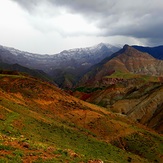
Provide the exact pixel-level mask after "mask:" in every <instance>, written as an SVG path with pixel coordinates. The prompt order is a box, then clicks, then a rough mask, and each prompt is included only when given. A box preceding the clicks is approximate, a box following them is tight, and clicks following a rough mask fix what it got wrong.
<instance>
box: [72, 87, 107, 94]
mask: <svg viewBox="0 0 163 163" xmlns="http://www.w3.org/2000/svg"><path fill="white" fill-rule="evenodd" d="M103 89H104V87H102V88H101V87H95V88H94V87H93V88H91V87H78V88H76V89H75V90H74V91H79V92H85V93H92V92H95V91H98V90H103Z"/></svg>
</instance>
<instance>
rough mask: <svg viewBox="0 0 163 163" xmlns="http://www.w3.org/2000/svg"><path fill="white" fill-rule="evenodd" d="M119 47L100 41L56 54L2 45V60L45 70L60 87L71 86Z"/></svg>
mask: <svg viewBox="0 0 163 163" xmlns="http://www.w3.org/2000/svg"><path fill="white" fill-rule="evenodd" d="M119 49H120V47H116V46H113V45H110V44H104V43H100V44H98V45H96V46H93V47H88V48H77V49H70V50H64V51H62V52H61V53H58V54H55V55H39V54H32V53H28V52H23V51H19V50H16V49H14V48H8V47H4V46H0V61H1V62H4V63H8V64H15V63H17V64H20V65H22V66H25V67H28V68H32V69H39V70H43V71H44V72H45V73H47V74H48V75H50V76H51V77H52V78H53V79H54V81H55V82H56V83H57V84H58V85H59V86H60V87H62V88H69V87H70V88H71V87H72V86H73V85H74V84H75V83H76V82H77V81H78V79H79V78H80V77H81V76H82V75H83V74H84V73H85V72H86V71H87V70H88V69H89V68H90V67H91V66H92V65H94V64H96V63H98V62H99V61H101V60H103V59H104V58H105V57H107V56H110V55H111V54H113V53H114V52H116V51H118V50H119ZM58 74H60V76H58Z"/></svg>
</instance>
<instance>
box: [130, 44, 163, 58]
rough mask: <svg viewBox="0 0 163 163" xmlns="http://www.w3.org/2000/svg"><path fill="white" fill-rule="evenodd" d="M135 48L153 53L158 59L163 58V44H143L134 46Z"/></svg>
mask: <svg viewBox="0 0 163 163" xmlns="http://www.w3.org/2000/svg"><path fill="white" fill-rule="evenodd" d="M132 47H134V48H135V49H137V50H139V51H141V52H146V53H148V54H150V55H152V56H153V57H154V58H156V59H161V60H163V45H160V46H156V47H143V46H136V45H134V46H132Z"/></svg>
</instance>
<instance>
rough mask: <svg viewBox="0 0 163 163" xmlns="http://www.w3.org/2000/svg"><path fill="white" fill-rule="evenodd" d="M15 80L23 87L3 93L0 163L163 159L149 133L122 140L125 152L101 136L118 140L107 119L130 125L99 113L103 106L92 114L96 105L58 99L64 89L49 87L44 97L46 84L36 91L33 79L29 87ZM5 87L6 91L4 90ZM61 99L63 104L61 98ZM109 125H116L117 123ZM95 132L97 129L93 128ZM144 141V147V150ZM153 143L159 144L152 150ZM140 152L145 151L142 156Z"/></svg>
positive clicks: (0, 96)
mask: <svg viewBox="0 0 163 163" xmlns="http://www.w3.org/2000/svg"><path fill="white" fill-rule="evenodd" d="M10 80H11V79H10ZM16 80H17V81H19V82H18V83H17V85H15V87H14V88H10V89H8V88H9V86H8V87H7V84H6V89H0V150H1V151H2V154H1V155H0V162H2V163H3V162H5V163H6V162H7V163H8V162H9V163H11V162H12V163H21V162H23V161H24V160H26V159H27V160H28V159H29V160H30V159H31V160H30V161H33V162H34V163H41V162H42V163H46V162H47V163H53V162H54V163H55V162H63V163H65V162H70V163H77V162H84V163H87V162H88V160H96V159H97V160H99V159H101V160H103V161H104V162H106V163H107V162H118V163H127V162H128V160H132V161H133V162H141V163H143V162H148V160H150V159H151V160H152V161H155V160H158V161H159V159H158V157H159V156H160V155H159V154H160V153H161V152H162V149H163V147H162V145H160V142H161V141H162V139H161V138H160V137H159V136H158V135H157V134H151V135H150V134H147V132H145V131H144V130H143V129H142V131H141V133H140V134H134V135H132V134H131V135H130V134H127V136H126V137H124V138H123V141H124V142H126V150H123V149H121V148H120V146H118V144H117V143H116V142H115V143H114V144H110V143H109V141H110V140H107V139H106V138H105V136H104V137H103V136H99V135H100V134H99V135H98V133H97V132H103V133H105V134H107V136H108V135H110V134H113V135H114V134H115V135H116V133H111V132H112V131H113V129H112V126H111V125H110V126H108V124H109V123H107V120H108V121H109V120H110V119H113V121H116V122H117V124H118V125H120V126H121V127H124V126H128V124H126V122H125V121H124V122H122V123H119V122H118V121H120V119H118V121H117V120H116V119H115V118H114V115H111V114H110V113H109V114H107V113H106V110H105V112H103V111H102V108H99V110H98V107H97V108H96V109H95V110H93V109H94V108H93V107H94V106H92V107H90V108H89V105H88V106H87V105H85V103H80V102H79V103H77V102H76V100H75V99H73V97H70V96H68V95H67V94H64V93H63V92H61V95H60V96H59V95H58V96H57V93H58V92H57V91H59V90H58V89H57V91H56V90H55V89H53V87H48V88H49V89H50V90H49V92H48V94H47V93H44V92H42V90H45V88H47V87H45V86H46V84H45V83H42V82H39V83H37V84H40V85H41V86H40V87H39V86H38V85H37V87H36V85H34V84H33V83H36V81H35V80H34V81H33V79H32V81H30V82H29V86H28V85H27V87H24V85H23V84H24V82H23V83H21V82H22V81H21V80H19V79H16ZM27 80H30V79H29V78H28V79H27ZM23 81H24V80H23ZM32 82H33V83H32ZM9 83H10V82H9ZM27 84H28V83H27ZM42 87H44V89H43V88H42ZM1 88H4V85H2V86H1ZM19 88H20V89H19ZM27 88H28V89H29V90H28V95H27V92H26V90H27ZM13 89H14V90H15V91H13ZM83 89H84V88H83ZM96 89H97V90H98V89H99V88H96ZM33 90H35V91H33ZM87 91H94V90H91V89H90V90H89V89H88V90H87ZM15 92H16V93H17V92H19V93H21V95H22V96H20V98H19V96H16V95H17V94H16V93H15ZM41 93H42V94H41ZM40 94H41V95H40ZM49 96H51V97H53V98H52V99H51V101H52V102H51V101H50V103H46V99H47V98H49ZM56 96H57V97H56ZM60 97H62V99H59V98H60ZM57 98H58V99H59V100H58V101H57ZM37 99H39V101H41V100H42V101H41V102H40V103H37V102H35V100H37ZM53 100H54V102H53ZM55 100H56V101H55ZM44 101H45V104H44ZM60 103H61V104H60ZM59 104H60V105H61V108H60V107H59ZM85 111H88V117H86V118H90V119H89V120H87V121H86V123H87V124H86V125H81V124H80V122H81V123H82V119H81V121H80V122H78V119H79V118H82V116H81V117H80V116H79V115H80V113H83V112H85ZM68 113H69V114H68ZM83 115H84V114H83ZM69 116H72V117H74V119H75V118H76V117H77V120H76V121H71V120H72V119H71V117H69ZM78 116H79V117H78ZM93 116H95V117H93ZM109 122H110V124H111V122H112V121H109ZM96 123H97V124H96ZM99 126H100V127H99ZM91 127H93V130H91V129H90V128H91ZM96 128H97V129H96ZM94 129H95V130H96V131H95V132H94ZM100 129H102V130H100ZM98 130H99V131H98ZM133 130H134V129H133ZM115 131H116V130H115V129H114V132H115ZM136 131H137V129H135V132H136ZM117 132H118V130H117ZM141 134H143V136H141ZM117 136H118V137H119V135H117ZM108 138H109V136H108ZM149 140H152V141H151V143H148V142H149ZM134 141H136V142H137V143H134ZM140 142H144V143H143V147H141V143H140ZM152 144H154V146H153V148H152V147H151V146H152ZM139 148H142V149H141V150H140V151H139ZM127 149H128V150H127ZM126 151H128V152H126ZM137 151H139V153H138V152H137ZM144 151H147V153H145V152H144ZM150 151H153V153H152V152H150Z"/></svg>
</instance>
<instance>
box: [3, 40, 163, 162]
mask: <svg viewBox="0 0 163 163" xmlns="http://www.w3.org/2000/svg"><path fill="white" fill-rule="evenodd" d="M141 49H143V50H144V51H143V50H141ZM153 49H155V50H153ZM161 49H162V46H159V47H154V48H148V47H138V46H136V47H135V46H129V45H124V47H123V48H120V47H115V46H112V45H109V44H103V43H100V44H99V45H96V46H94V47H90V48H81V49H80V48H79V49H72V50H65V51H63V52H61V53H59V54H56V55H38V54H32V53H28V52H22V51H19V50H16V49H14V48H8V47H3V46H1V47H0V162H25V163H26V162H74V163H76V162H79V163H83V162H84V163H103V162H118V163H119V162H133V163H138V162H160V163H161V162H162V161H163V155H162V153H163V150H162V149H163V147H162V145H163V143H162V142H163V139H162V133H163V127H162V126H163V98H162V97H163V61H162V50H161ZM145 50H146V51H145ZM30 75H32V76H33V77H32V76H30ZM55 83H57V85H58V86H59V87H60V88H62V89H64V90H62V89H60V88H58V87H56V84H55ZM72 95H73V96H72ZM76 97H77V98H76ZM91 103H93V104H91ZM94 104H95V105H94Z"/></svg>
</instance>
